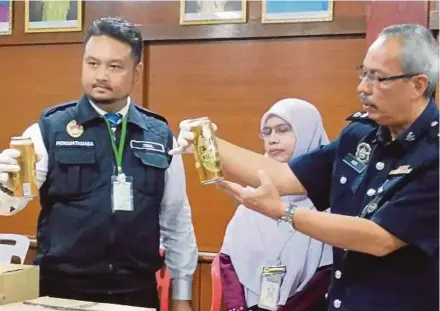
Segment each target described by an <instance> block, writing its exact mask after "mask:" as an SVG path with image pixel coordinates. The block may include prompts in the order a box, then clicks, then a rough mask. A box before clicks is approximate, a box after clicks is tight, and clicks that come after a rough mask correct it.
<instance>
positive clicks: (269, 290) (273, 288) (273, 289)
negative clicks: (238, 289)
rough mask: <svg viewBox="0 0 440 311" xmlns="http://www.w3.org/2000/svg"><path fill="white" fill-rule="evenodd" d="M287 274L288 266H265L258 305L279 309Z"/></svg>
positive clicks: (264, 307) (268, 308)
mask: <svg viewBox="0 0 440 311" xmlns="http://www.w3.org/2000/svg"><path fill="white" fill-rule="evenodd" d="M285 274H286V266H283V265H280V266H272V267H264V268H263V272H262V276H261V277H262V280H261V291H260V301H259V303H258V307H260V308H263V309H267V310H271V311H273V310H276V309H277V307H278V302H279V301H280V290H281V284H282V283H283V278H284V275H285Z"/></svg>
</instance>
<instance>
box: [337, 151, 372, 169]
mask: <svg viewBox="0 0 440 311" xmlns="http://www.w3.org/2000/svg"><path fill="white" fill-rule="evenodd" d="M342 161H344V162H345V163H346V164H348V166H350V167H351V168H352V169H354V170H355V171H356V172H358V173H362V172H363V171H364V170H365V168H366V167H367V165H365V164H364V163H362V162H361V161H359V160H358V159H357V158H356V157H355V156H354V155H352V154H351V153H349V154H347V155H346V156H345V157H344V159H343V160H342Z"/></svg>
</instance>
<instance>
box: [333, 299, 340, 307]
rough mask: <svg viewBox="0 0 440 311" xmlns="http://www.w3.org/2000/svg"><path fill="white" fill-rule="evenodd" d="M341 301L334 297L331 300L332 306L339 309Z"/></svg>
mask: <svg viewBox="0 0 440 311" xmlns="http://www.w3.org/2000/svg"><path fill="white" fill-rule="evenodd" d="M341 303H342V301H340V300H339V299H335V300H334V301H333V306H334V307H335V308H336V309H339V308H340V307H341Z"/></svg>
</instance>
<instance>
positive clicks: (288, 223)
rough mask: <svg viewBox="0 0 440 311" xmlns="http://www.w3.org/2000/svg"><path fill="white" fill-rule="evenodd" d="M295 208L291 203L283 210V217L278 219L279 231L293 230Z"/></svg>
mask: <svg viewBox="0 0 440 311" xmlns="http://www.w3.org/2000/svg"><path fill="white" fill-rule="evenodd" d="M296 208H297V206H296V205H295V204H293V203H288V204H287V205H286V208H285V209H284V215H283V216H281V217H280V218H278V220H277V226H278V228H280V229H281V230H283V231H284V230H287V231H292V230H293V229H294V228H293V223H292V222H293V215H294V214H295V210H296Z"/></svg>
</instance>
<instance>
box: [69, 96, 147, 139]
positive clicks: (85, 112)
mask: <svg viewBox="0 0 440 311" xmlns="http://www.w3.org/2000/svg"><path fill="white" fill-rule="evenodd" d="M106 113H107V112H105V111H104V110H102V109H100V108H99V107H98V106H96V105H95V104H94V103H93V102H92V101H91V100H90V99H89V98H88V97H87V96H86V95H83V96H82V97H81V99H80V100H79V103H78V108H77V113H76V120H77V121H78V122H79V123H80V124H84V123H86V122H89V121H91V120H94V119H99V118H101V117H102V116H103V115H105V114H106ZM118 113H120V114H122V116H125V115H127V121H128V123H133V124H136V125H137V126H139V127H140V128H142V129H144V130H147V129H148V124H146V122H143V119H142V118H141V115H140V112H139V111H137V109H136V108H135V104H134V103H133V104H132V100H131V98H130V97H128V99H127V105H126V106H125V107H124V108H122V109H121V110H120V111H119V112H118Z"/></svg>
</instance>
